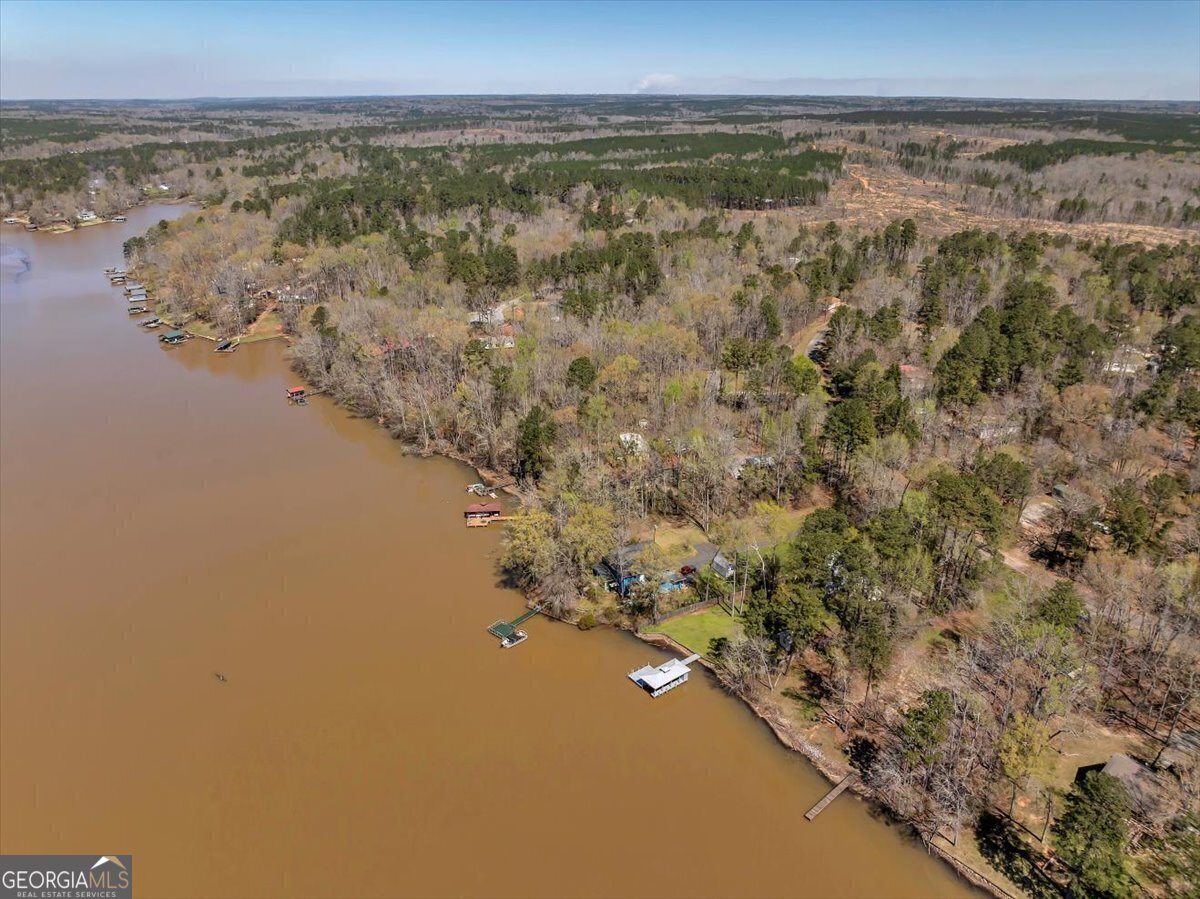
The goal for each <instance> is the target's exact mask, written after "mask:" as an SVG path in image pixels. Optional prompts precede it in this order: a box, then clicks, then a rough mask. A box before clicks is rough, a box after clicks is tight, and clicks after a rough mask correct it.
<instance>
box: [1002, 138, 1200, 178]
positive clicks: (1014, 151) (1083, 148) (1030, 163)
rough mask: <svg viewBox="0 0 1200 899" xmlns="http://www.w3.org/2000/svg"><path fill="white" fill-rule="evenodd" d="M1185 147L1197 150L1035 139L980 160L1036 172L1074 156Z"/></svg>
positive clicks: (1162, 146) (1123, 153) (1168, 148)
mask: <svg viewBox="0 0 1200 899" xmlns="http://www.w3.org/2000/svg"><path fill="white" fill-rule="evenodd" d="M1188 150H1192V151H1200V146H1196V147H1170V146H1164V145H1162V144H1146V143H1133V142H1130V141H1111V140H1082V139H1079V138H1071V139H1070V140H1056V141H1053V142H1051V143H1048V144H1047V143H1043V142H1042V141H1040V140H1039V141H1034V142H1033V143H1029V144H1014V145H1013V146H1010V147H1001V148H1000V149H998V150H993V151H992V152H990V153H985V154H984V155H983V156H981V157H980V158H981V159H990V160H993V161H995V162H1014V163H1016V164H1017V165H1019V166H1020V167H1021V168H1022V169H1024V170H1025V171H1027V172H1036V171H1038V170H1039V169H1044V168H1046V167H1047V166H1051V165H1058V164H1059V163H1060V162H1066V161H1067V160H1068V159H1073V158H1074V157H1076V156H1123V155H1126V154H1129V155H1136V154H1137V153H1171V152H1174V153H1179V152H1185V151H1188Z"/></svg>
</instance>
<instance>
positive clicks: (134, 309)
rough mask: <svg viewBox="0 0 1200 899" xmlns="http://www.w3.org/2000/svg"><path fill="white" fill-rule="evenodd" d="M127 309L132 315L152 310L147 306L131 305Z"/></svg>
mask: <svg viewBox="0 0 1200 899" xmlns="http://www.w3.org/2000/svg"><path fill="white" fill-rule="evenodd" d="M125 311H126V312H128V313H129V314H130V315H144V314H145V313H147V312H149V311H150V310H149V309H147V308H146V307H145V306H130V307H129V308H128V309H126V310H125Z"/></svg>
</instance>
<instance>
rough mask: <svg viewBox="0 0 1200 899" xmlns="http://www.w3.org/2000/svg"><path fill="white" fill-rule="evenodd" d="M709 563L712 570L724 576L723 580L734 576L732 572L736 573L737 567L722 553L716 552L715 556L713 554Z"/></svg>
mask: <svg viewBox="0 0 1200 899" xmlns="http://www.w3.org/2000/svg"><path fill="white" fill-rule="evenodd" d="M710 564H711V565H712V570H713V571H715V572H716V573H717V574H719V575H721V577H723V578H725V580H729V579H730V578H731V577H733V576H734V574H736V573H737V569H736V568H735V567H734V565H733V563H732V562H731V561H729V560H728V559H727V558H725V554H724V553H720V552H718V553H717V554H716V555H715V556H713V560H712V562H711V563H710Z"/></svg>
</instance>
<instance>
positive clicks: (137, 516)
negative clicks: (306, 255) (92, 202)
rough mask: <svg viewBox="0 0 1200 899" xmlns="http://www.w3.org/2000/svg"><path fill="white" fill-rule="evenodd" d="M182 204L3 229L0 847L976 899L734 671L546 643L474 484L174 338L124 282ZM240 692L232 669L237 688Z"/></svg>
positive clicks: (158, 879) (173, 891)
mask: <svg viewBox="0 0 1200 899" xmlns="http://www.w3.org/2000/svg"><path fill="white" fill-rule="evenodd" d="M185 212H187V210H186V209H185V208H184V207H180V206H173V207H158V208H142V209H135V210H133V211H132V212H131V213H130V215H129V222H128V223H127V224H125V225H120V226H118V225H105V226H100V227H93V228H86V229H82V230H80V231H77V232H75V233H71V234H66V235H40V234H26V233H24V232H22V231H21V230H20V229H18V228H12V227H9V228H4V229H0V241H2V242H3V243H4V244H6V245H8V248H9V249H8V250H6V252H5V260H6V264H5V266H4V267H3V274H2V275H0V277H2V279H3V280H2V281H0V436H2V446H0V500H2V502H0V850H2V851H4V852H10V853H11V852H40V853H53V852H63V853H85V852H86V853H97V854H99V853H110V852H111V853H132V854H133V856H134V862H135V889H136V893H137V895H139V896H146V897H251V896H262V897H276V896H297V897H332V896H344V897H372V896H380V897H388V896H431V897H432V896H479V897H506V896H513V897H521V896H530V897H569V896H597V897H608V896H647V897H649V896H652V897H656V899H662V897H674V896H681V897H682V896H687V897H706V896H739V897H741V896H746V897H776V896H779V897H783V896H796V897H836V896H862V897H940V896H961V895H967V894H969V893H970V892H971V891H970V889H969V888H968V887H967V886H966V885H964V884H963V883H962V882H961V881H959V880H957V879H956V878H954V877H953V876H952V875H951V874H950V872H949V871H948V870H947V869H946V868H945V867H943V866H942V865H941V864H939V863H937V862H935V861H934V860H932V859H930V858H929V857H928V856H926V854H925V853H924V852H923V851H922V850H921V849H920V848H919V847H918V846H916V845H914V844H913V843H912V842H911V841H910V840H908V839H907V838H905V837H904V835H903V834H902V832H901V831H899V830H897V829H895V828H890V827H888V826H886V825H884V824H883V823H881V822H880V821H879V820H877V819H876V818H874V817H873V816H872V815H871V814H870V812H869V810H868V809H867V807H866V806H864V805H863V804H862V803H860V802H859V801H857V800H854V799H850V798H848V797H846V798H842V799H839V800H838V801H837V802H835V803H834V804H833V805H832V806H831V807H830V808H829V810H828V811H826V812H825V813H824V814H823V815H822V816H821V817H820V818H819V819H818V820H817V821H816V822H814V823H808V822H806V821H805V820H804V812H805V810H806V809H807V808H808V807H809V806H810V805H811V804H812V803H813V802H815V801H816V800H817V799H818V798H819V797H820V796H821V795H822V794H823V792H824V791H825V790H826V789H827V784H826V783H825V782H824V781H823V780H822V779H821V778H820V777H819V776H818V775H817V774H816V772H815V771H813V769H812V768H811V767H810V766H809V765H808V764H807V763H806V762H805V761H804V760H803V759H801V758H800V757H799V756H797V755H795V754H793V753H790V752H788V751H786V750H785V749H783V748H782V747H781V746H780V745H779V744H778V743H777V742H776V741H775V739H774V737H773V736H772V735H771V734H770V732H769V731H768V730H767V729H766V727H765V726H763V725H762V724H761V723H760V722H758V721H757V720H756V719H755V718H754V717H753V716H752V715H751V713H750V712H749V711H748V710H747V709H745V708H744V707H743V706H742V705H740V704H739V703H738V702H736V701H734V700H732V699H730V698H729V697H727V696H726V695H724V694H723V693H722V692H721V691H720V690H719V689H718V688H717V687H716V686H715V684H713V682H712V681H711V679H710V678H708V677H707V676H705V675H704V674H698V675H697V676H694V677H693V679H692V680H691V681H690V682H689V683H688V684H687V685H686V686H685V687H684V688H683V689H680V690H676V691H674V692H672V693H670V694H668V695H667V696H665V697H663V698H661V699H658V700H652V699H650V698H649V697H648V696H646V695H644V694H642V693H640V692H639V691H638V690H637V689H636V688H635V687H633V685H632V684H630V683H629V681H628V680H627V679H626V677H625V674H626V672H628V671H629V670H631V669H632V668H635V667H638V666H640V665H642V664H644V663H646V662H648V661H650V660H654V661H655V663H656V664H657V663H658V662H660V661H662V660H664V659H665V658H667V656H666V654H664V653H662V652H660V651H659V650H657V649H654V648H652V647H649V646H646V645H643V644H641V643H639V642H638V641H636V640H635V639H633V638H631V637H629V636H628V635H623V634H618V633H614V632H611V631H603V630H601V631H591V632H588V633H581V632H579V631H577V630H575V629H573V628H570V627H567V626H564V625H560V624H555V623H553V622H550V621H546V620H544V619H540V618H539V619H534V620H533V621H530V622H529V623H528V624H527V625H526V630H528V632H529V634H530V639H529V641H528V642H526V643H525V644H524V645H522V646H521V647H519V648H517V649H514V650H512V651H501V650H499V649H498V648H497V646H496V641H495V640H494V639H493V638H491V637H490V636H488V635H487V634H486V633H485V632H484V628H485V627H486V625H488V624H489V623H491V622H492V621H494V620H496V619H498V618H508V617H513V616H515V615H516V614H517V613H518V612H520V611H521V610H522V603H521V598H520V596H518V595H517V594H516V593H513V592H511V591H508V590H505V589H503V588H502V587H501V586H499V585H498V583H497V574H496V570H495V563H494V557H495V554H496V552H497V549H498V545H499V538H500V533H499V529H487V530H483V529H480V530H474V531H467V530H466V529H465V528H464V527H463V525H462V517H461V516H462V507H463V506H464V504H465V502H466V499H467V497H466V495H465V494H464V492H463V487H464V486H465V485H466V484H467V483H469V482H470V481H471V480H473V477H472V472H470V471H469V470H468V469H466V468H464V467H462V466H460V465H457V464H454V463H452V462H450V461H447V460H439V459H433V460H421V459H413V458H407V457H405V456H403V455H402V454H401V452H400V448H399V446H398V445H397V444H396V443H395V442H393V441H391V440H389V439H388V438H387V436H386V435H384V434H383V433H382V432H381V431H379V430H378V429H377V428H375V427H374V426H373V425H372V424H371V423H369V422H364V421H358V420H354V419H352V418H350V417H348V416H347V415H346V413H345V412H343V411H342V410H339V409H338V408H336V407H334V406H333V405H332V404H330V403H328V402H326V401H324V400H323V399H318V400H315V401H314V402H312V403H311V404H310V405H308V406H307V407H301V408H296V407H290V406H288V405H287V404H286V403H285V402H284V396H283V392H284V388H285V387H286V386H288V384H289V383H291V382H292V381H293V380H294V378H293V376H292V375H290V374H289V371H288V368H287V365H286V363H285V361H284V358H283V349H284V347H283V346H282V342H281V341H269V342H267V343H264V344H258V345H251V346H246V347H243V348H242V349H241V350H239V351H238V352H237V353H235V354H233V355H232V356H223V355H217V354H214V353H213V352H212V344H211V343H209V342H208V341H203V340H194V341H191V342H189V343H188V344H185V345H184V346H182V347H179V348H176V349H163V348H160V346H159V344H158V342H157V340H155V338H154V337H153V336H151V335H148V334H145V333H142V332H140V331H139V329H138V328H136V327H135V325H134V324H133V323H132V322H131V321H130V320H129V317H128V316H127V315H126V313H125V308H124V307H125V301H124V299H123V298H122V296H121V294H120V292H119V291H118V290H115V289H112V288H110V287H108V285H107V282H106V280H105V278H104V276H103V274H102V269H103V267H104V266H105V265H112V264H116V263H119V262H120V248H121V242H122V241H123V240H124V239H125V238H126V237H129V236H131V235H133V234H137V233H141V232H142V231H144V230H145V229H146V228H148V227H149V226H150V225H152V224H153V223H155V222H157V221H158V220H159V219H161V218H173V217H176V216H178V215H182V214H184V213H185ZM214 673H220V674H221V675H223V676H224V677H225V678H226V680H225V682H224V683H222V682H220V681H219V680H218V679H217V678H216V677H214Z"/></svg>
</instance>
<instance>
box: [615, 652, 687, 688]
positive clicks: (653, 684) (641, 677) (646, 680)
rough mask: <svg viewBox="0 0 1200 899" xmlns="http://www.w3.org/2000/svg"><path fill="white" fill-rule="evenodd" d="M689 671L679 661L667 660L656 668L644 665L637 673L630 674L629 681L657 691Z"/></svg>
mask: <svg viewBox="0 0 1200 899" xmlns="http://www.w3.org/2000/svg"><path fill="white" fill-rule="evenodd" d="M690 670H691V669H690V668H688V666H687V665H685V664H684V663H683V662H682V661H680V660H679V659H669V660H668V661H666V662H663V663H662V664H661V665H659V666H658V667H657V668H651V667H650V666H649V665H644V666H643V667H641V668H639V669H638V670H637V671H633V672H630V675H629V679H630V680H631V681H633V682H634V683H635V684H641V685H642V686H643V687H645V688H646V689H647V690H657V689H658V688H659V687H665V686H666V685H667V684H669V683H670V682H671V681H673V680H677V679H679V678H681V677H683V676H684V675H685V674H687V673H688V671H690Z"/></svg>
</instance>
